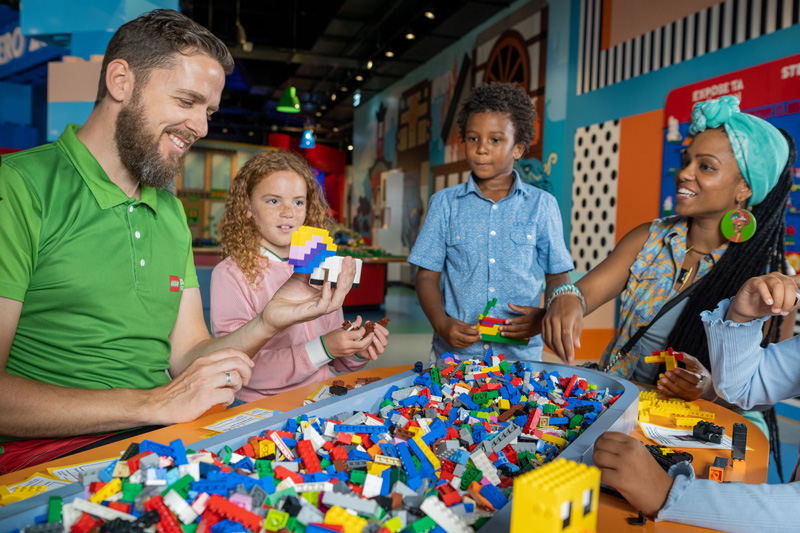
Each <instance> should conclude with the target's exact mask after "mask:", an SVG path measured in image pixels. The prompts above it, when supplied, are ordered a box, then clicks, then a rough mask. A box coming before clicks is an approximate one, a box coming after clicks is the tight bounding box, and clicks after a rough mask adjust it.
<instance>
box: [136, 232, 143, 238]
mask: <svg viewBox="0 0 800 533" xmlns="http://www.w3.org/2000/svg"><path fill="white" fill-rule="evenodd" d="M134 235H136V238H137V239H140V238H141V237H142V234H141V233H139V232H138V231H137V232H136V233H134Z"/></svg>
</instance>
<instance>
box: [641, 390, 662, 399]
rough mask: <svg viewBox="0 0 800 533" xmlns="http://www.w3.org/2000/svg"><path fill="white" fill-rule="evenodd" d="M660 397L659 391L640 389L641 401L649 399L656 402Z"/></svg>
mask: <svg viewBox="0 0 800 533" xmlns="http://www.w3.org/2000/svg"><path fill="white" fill-rule="evenodd" d="M657 399H658V392H657V391H654V390H643V391H639V401H642V400H647V401H650V402H654V401H656V400H657Z"/></svg>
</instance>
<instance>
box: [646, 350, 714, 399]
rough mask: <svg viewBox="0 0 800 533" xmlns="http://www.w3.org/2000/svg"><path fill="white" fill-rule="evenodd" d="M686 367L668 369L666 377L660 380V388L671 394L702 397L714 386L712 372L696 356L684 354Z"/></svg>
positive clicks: (681, 396)
mask: <svg viewBox="0 0 800 533" xmlns="http://www.w3.org/2000/svg"><path fill="white" fill-rule="evenodd" d="M683 362H684V363H685V364H686V368H685V369H683V368H676V369H675V370H667V371H666V372H665V373H664V377H662V378H661V379H659V380H658V383H657V387H658V390H660V391H661V392H663V393H664V394H667V395H669V396H675V397H676V398H682V399H684V400H688V401H693V400H696V399H697V398H700V397H701V396H703V395H704V394H706V396H708V394H707V393H709V392H710V391H711V389H712V388H713V384H712V382H711V373H710V372H709V371H708V369H707V368H706V367H705V366H703V363H701V362H700V361H698V360H697V358H696V357H693V356H691V355H689V354H688V353H685V354H683Z"/></svg>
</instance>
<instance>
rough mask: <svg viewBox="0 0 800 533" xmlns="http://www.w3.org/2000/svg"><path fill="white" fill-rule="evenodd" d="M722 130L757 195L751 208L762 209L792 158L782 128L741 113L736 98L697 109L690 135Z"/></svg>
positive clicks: (719, 100)
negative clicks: (713, 129) (759, 206)
mask: <svg viewBox="0 0 800 533" xmlns="http://www.w3.org/2000/svg"><path fill="white" fill-rule="evenodd" d="M720 126H723V127H724V129H725V133H726V134H727V135H728V140H730V142H731V148H732V149H733V155H734V156H735V157H736V162H737V163H738V164H739V170H741V171H742V176H743V177H744V180H745V181H746V182H747V184H748V185H750V189H752V191H753V195H752V196H751V197H750V200H749V202H748V205H749V206H751V207H752V206H754V205H758V204H760V203H761V201H762V200H764V198H766V196H767V194H769V191H771V190H772V188H773V187H774V186H775V184H776V183H778V178H780V175H781V173H782V172H783V169H784V167H785V166H786V161H787V160H788V158H789V144H788V143H787V142H786V138H784V136H783V135H782V134H781V132H780V131H778V128H776V127H775V126H773V125H772V124H770V123H769V122H767V121H766V120H762V119H760V118H758V117H755V116H753V115H748V114H747V113H742V112H741V111H739V100H737V99H736V98H735V97H733V96H723V97H722V98H719V99H717V100H706V101H705V102H698V103H696V104H695V105H694V109H692V123H691V124H690V125H689V134H690V135H696V134H698V133H700V132H701V131H704V130H705V129H706V128H718V127H720Z"/></svg>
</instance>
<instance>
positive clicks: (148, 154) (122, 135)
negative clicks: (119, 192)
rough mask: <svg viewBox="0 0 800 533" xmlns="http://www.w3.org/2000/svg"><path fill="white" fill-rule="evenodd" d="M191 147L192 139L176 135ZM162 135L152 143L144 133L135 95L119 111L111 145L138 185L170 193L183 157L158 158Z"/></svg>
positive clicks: (145, 124) (171, 155) (142, 119)
mask: <svg viewBox="0 0 800 533" xmlns="http://www.w3.org/2000/svg"><path fill="white" fill-rule="evenodd" d="M179 136H180V137H182V138H183V139H185V140H187V141H189V143H188V144H191V140H192V139H191V136H186V135H185V134H181V135H179ZM160 138H161V135H160V134H157V135H156V137H155V139H153V138H152V137H151V136H150V135H149V134H148V130H147V121H146V120H145V110H144V106H142V105H141V102H140V101H139V97H138V95H134V97H133V99H132V100H131V103H130V104H128V105H127V106H126V107H124V108H123V109H122V110H120V112H119V115H117V121H116V124H115V128H114V144H115V145H116V147H117V153H118V154H119V158H120V161H121V162H122V164H123V165H124V166H125V168H127V169H128V171H130V173H131V174H132V175H133V177H134V178H136V179H138V180H139V182H140V183H143V184H145V185H149V186H150V187H156V188H158V189H165V190H166V189H171V188H172V187H173V186H174V185H175V177H176V176H177V175H178V173H179V172H180V171H181V165H182V162H183V155H185V154H186V152H184V154H183V155H182V154H177V153H175V154H170V155H169V156H168V157H164V156H162V155H161V150H160V147H159V141H160Z"/></svg>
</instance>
